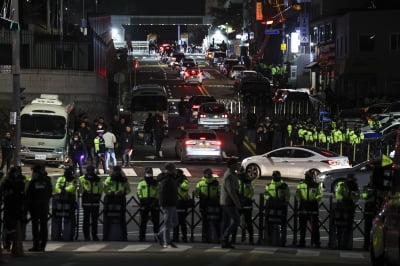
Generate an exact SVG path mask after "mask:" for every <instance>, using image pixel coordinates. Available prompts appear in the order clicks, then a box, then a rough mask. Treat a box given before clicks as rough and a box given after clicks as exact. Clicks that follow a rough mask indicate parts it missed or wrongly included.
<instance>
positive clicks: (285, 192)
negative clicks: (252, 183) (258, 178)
mask: <svg viewBox="0 0 400 266" xmlns="http://www.w3.org/2000/svg"><path fill="white" fill-rule="evenodd" d="M270 198H275V199H281V200H286V201H288V200H289V199H290V189H289V186H288V185H287V184H286V183H285V181H283V180H282V179H281V180H280V181H278V182H275V181H274V180H272V181H271V183H269V184H268V185H266V186H265V192H264V199H266V200H269V199H270Z"/></svg>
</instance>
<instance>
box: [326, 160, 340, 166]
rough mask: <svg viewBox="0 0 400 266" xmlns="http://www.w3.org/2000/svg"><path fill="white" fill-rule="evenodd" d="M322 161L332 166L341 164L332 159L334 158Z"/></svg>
mask: <svg viewBox="0 0 400 266" xmlns="http://www.w3.org/2000/svg"><path fill="white" fill-rule="evenodd" d="M322 162H323V163H327V164H329V165H332V166H338V165H341V164H342V163H341V162H340V161H334V160H324V161H322Z"/></svg>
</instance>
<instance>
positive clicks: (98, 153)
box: [93, 129, 107, 174]
mask: <svg viewBox="0 0 400 266" xmlns="http://www.w3.org/2000/svg"><path fill="white" fill-rule="evenodd" d="M96 133H97V136H96V137H95V138H94V140H93V150H94V154H95V157H96V174H100V171H99V167H100V164H101V166H102V168H103V171H104V173H105V172H106V169H107V168H106V166H105V162H104V161H105V154H106V145H105V142H104V138H103V134H104V130H103V129H98V130H97V131H96Z"/></svg>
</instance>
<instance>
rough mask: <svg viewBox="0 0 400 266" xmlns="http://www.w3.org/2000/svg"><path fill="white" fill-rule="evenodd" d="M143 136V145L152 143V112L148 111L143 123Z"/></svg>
mask: <svg viewBox="0 0 400 266" xmlns="http://www.w3.org/2000/svg"><path fill="white" fill-rule="evenodd" d="M143 130H144V136H143V142H144V145H153V114H152V113H148V115H147V118H146V120H145V122H144V125H143Z"/></svg>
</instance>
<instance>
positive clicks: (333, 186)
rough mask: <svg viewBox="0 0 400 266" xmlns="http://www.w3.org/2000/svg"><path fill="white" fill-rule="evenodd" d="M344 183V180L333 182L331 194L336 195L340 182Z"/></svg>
mask: <svg viewBox="0 0 400 266" xmlns="http://www.w3.org/2000/svg"><path fill="white" fill-rule="evenodd" d="M341 181H344V179H336V180H335V181H333V183H332V185H331V193H336V190H337V186H338V184H339V182H341Z"/></svg>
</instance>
